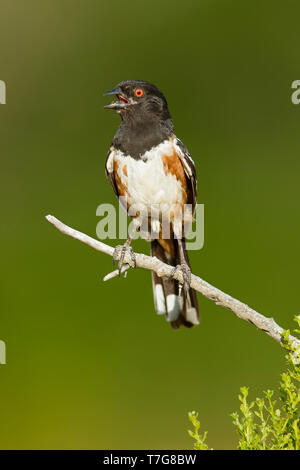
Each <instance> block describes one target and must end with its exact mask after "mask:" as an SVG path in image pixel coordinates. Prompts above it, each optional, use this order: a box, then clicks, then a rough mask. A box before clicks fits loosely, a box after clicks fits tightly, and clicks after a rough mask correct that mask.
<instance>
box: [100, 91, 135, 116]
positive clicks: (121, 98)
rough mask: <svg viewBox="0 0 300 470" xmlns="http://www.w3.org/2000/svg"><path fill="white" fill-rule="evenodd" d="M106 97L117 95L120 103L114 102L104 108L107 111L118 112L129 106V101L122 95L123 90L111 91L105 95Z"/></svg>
mask: <svg viewBox="0 0 300 470" xmlns="http://www.w3.org/2000/svg"><path fill="white" fill-rule="evenodd" d="M103 95H104V96H106V95H116V96H117V98H118V100H119V101H113V102H112V103H110V104H107V105H106V106H104V108H105V109H115V110H116V111H118V110H121V109H124V108H126V105H127V104H129V100H128V99H127V98H126V96H124V95H123V94H122V91H121V88H119V87H117V88H114V89H113V90H109V91H107V92H106V93H104V94H103Z"/></svg>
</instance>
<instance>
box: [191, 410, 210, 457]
mask: <svg viewBox="0 0 300 470" xmlns="http://www.w3.org/2000/svg"><path fill="white" fill-rule="evenodd" d="M188 416H189V420H190V422H191V423H192V425H193V428H194V429H193V431H192V430H190V429H189V430H188V433H189V435H190V436H191V437H192V438H193V439H195V442H194V446H193V448H194V449H195V450H207V449H208V446H207V444H205V440H206V436H207V432H205V433H204V435H203V436H202V435H201V434H199V429H200V421H199V420H198V413H196V412H195V411H191V412H190V413H189V415H188Z"/></svg>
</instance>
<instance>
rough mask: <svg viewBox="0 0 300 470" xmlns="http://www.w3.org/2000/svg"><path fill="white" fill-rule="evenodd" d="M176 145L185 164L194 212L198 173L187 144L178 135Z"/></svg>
mask: <svg viewBox="0 0 300 470" xmlns="http://www.w3.org/2000/svg"><path fill="white" fill-rule="evenodd" d="M174 147H175V150H176V152H177V155H178V156H179V158H180V160H181V163H182V165H183V169H184V173H185V175H186V178H187V182H188V187H189V194H188V204H192V207H193V212H194V210H195V207H196V204H197V175H196V167H195V163H194V161H193V159H192V157H191V155H190V154H189V151H188V149H187V148H186V146H185V145H184V144H183V143H182V142H181V140H179V139H178V138H177V137H175V139H174Z"/></svg>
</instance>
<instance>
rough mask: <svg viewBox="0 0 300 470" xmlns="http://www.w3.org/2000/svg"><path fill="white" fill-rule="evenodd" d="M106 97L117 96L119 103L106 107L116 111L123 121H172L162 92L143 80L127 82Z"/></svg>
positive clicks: (120, 84)
mask: <svg viewBox="0 0 300 470" xmlns="http://www.w3.org/2000/svg"><path fill="white" fill-rule="evenodd" d="M104 94H105V95H116V96H117V98H118V101H114V102H112V103H111V104H108V105H106V106H104V108H106V109H114V110H115V111H116V112H117V113H119V114H120V115H121V117H122V119H123V120H124V121H125V120H130V121H143V122H144V123H146V122H147V121H148V122H149V121H165V120H169V119H171V116H170V113H169V110H168V104H167V101H166V99H165V97H164V95H163V94H162V92H161V91H160V90H159V89H158V88H157V87H156V86H155V85H152V84H151V83H148V82H145V81H143V80H126V81H124V82H121V83H119V85H117V86H116V88H114V89H113V90H110V91H108V92H106V93H104Z"/></svg>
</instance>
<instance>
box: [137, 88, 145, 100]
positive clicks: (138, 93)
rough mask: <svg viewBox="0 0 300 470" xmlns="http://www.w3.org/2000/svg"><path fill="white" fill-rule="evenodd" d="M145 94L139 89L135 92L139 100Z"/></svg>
mask: <svg viewBox="0 0 300 470" xmlns="http://www.w3.org/2000/svg"><path fill="white" fill-rule="evenodd" d="M143 94H144V92H143V90H141V89H140V88H138V89H137V90H135V96H137V97H138V98H140V97H141V96H143Z"/></svg>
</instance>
